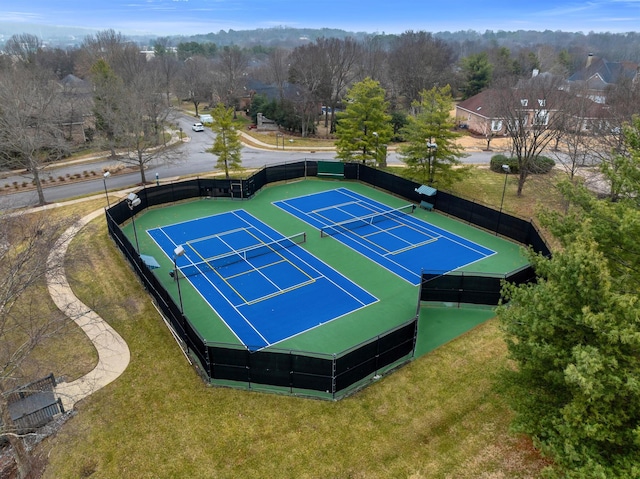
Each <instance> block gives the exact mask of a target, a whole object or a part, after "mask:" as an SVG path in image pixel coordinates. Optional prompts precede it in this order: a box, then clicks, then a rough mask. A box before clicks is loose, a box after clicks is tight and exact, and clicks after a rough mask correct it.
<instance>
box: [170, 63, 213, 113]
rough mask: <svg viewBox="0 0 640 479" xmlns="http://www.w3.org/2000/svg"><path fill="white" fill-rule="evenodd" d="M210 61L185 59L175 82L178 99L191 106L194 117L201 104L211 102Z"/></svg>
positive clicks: (211, 80) (211, 74)
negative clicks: (186, 101)
mask: <svg viewBox="0 0 640 479" xmlns="http://www.w3.org/2000/svg"><path fill="white" fill-rule="evenodd" d="M212 76H213V73H212V65H211V61H210V60H208V59H206V58H204V57H201V56H194V57H190V58H187V59H186V60H185V62H184V64H183V66H182V69H181V74H180V75H179V77H178V81H177V82H176V94H177V95H178V97H179V98H180V99H183V100H188V101H190V102H191V103H192V104H193V107H194V109H195V111H196V112H195V113H196V116H198V114H199V111H198V110H199V107H200V104H201V103H202V102H211V97H212V89H213V78H212Z"/></svg>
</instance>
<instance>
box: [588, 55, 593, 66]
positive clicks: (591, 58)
mask: <svg viewBox="0 0 640 479" xmlns="http://www.w3.org/2000/svg"><path fill="white" fill-rule="evenodd" d="M592 61H593V53H589V54H588V55H587V65H586V68H589V67H590V66H591V62H592Z"/></svg>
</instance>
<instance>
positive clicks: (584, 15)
mask: <svg viewBox="0 0 640 479" xmlns="http://www.w3.org/2000/svg"><path fill="white" fill-rule="evenodd" d="M5 2H6V3H8V0H0V4H2V3H5ZM0 22H5V23H12V24H14V25H16V24H17V25H19V24H20V23H22V24H25V25H27V24H29V25H51V26H63V27H78V28H90V29H97V30H103V29H114V30H117V31H120V32H122V33H127V34H155V35H193V34H205V33H209V32H218V31H220V30H230V29H231V30H253V29H258V28H273V27H292V28H337V29H342V30H346V31H352V32H369V33H376V32H377V33H402V32H405V31H407V30H414V31H418V30H424V31H429V32H441V31H451V32H453V31H460V30H474V31H478V32H481V33H482V32H485V31H486V30H493V31H499V30H504V31H514V30H535V31H544V30H552V31H556V30H560V31H566V32H583V33H589V32H611V33H623V32H632V31H638V26H640V0H591V1H587V2H578V1H565V0H537V1H535V2H532V1H526V2H523V1H518V0H515V1H512V2H461V1H460V2H458V3H456V4H449V3H448V2H431V1H426V2H416V0H394V1H382V0H370V1H369V2H367V3H363V2H362V1H356V0H322V1H320V2H311V3H310V2H303V1H301V0H296V1H291V0H267V1H264V0H263V1H256V0H103V1H100V2H91V1H89V2H88V1H87V0H82V1H81V0H30V1H29V2H11V6H5V7H4V8H0Z"/></svg>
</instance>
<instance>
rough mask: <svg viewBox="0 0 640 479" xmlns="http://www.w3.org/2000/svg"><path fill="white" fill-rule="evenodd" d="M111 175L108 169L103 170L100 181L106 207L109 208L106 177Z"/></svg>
mask: <svg viewBox="0 0 640 479" xmlns="http://www.w3.org/2000/svg"><path fill="white" fill-rule="evenodd" d="M110 176H111V173H110V172H108V171H105V172H104V174H103V175H102V183H103V184H104V196H106V197H107V207H108V208H111V203H109V193H107V178H109V177H110Z"/></svg>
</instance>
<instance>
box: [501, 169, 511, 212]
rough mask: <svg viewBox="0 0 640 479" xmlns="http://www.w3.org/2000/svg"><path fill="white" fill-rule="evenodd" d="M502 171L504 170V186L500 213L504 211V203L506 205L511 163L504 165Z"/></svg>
mask: <svg viewBox="0 0 640 479" xmlns="http://www.w3.org/2000/svg"><path fill="white" fill-rule="evenodd" d="M502 171H504V186H503V187H502V199H501V200H500V213H502V205H504V193H505V192H506V191H507V176H508V175H509V173H511V168H509V165H502Z"/></svg>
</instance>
